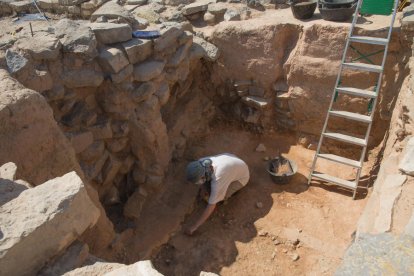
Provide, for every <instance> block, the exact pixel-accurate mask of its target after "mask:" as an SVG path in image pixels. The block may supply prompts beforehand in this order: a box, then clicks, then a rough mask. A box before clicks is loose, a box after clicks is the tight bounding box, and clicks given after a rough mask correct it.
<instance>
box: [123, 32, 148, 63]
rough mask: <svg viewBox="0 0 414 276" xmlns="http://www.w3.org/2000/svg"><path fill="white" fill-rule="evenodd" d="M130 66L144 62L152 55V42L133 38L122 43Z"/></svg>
mask: <svg viewBox="0 0 414 276" xmlns="http://www.w3.org/2000/svg"><path fill="white" fill-rule="evenodd" d="M122 46H123V47H124V49H125V52H126V53H127V56H128V59H129V61H130V62H131V63H132V64H135V63H138V62H141V61H144V60H146V59H147V58H148V57H150V56H151V54H152V40H143V39H138V38H134V39H131V40H130V41H127V42H125V43H122Z"/></svg>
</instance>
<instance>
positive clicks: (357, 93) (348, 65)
mask: <svg viewBox="0 0 414 276" xmlns="http://www.w3.org/2000/svg"><path fill="white" fill-rule="evenodd" d="M398 3H399V0H394V9H393V12H392V17H391V23H390V27H389V30H388V35H387V38H377V37H368V36H357V35H354V29H355V26H356V23H357V20H358V18H359V17H360V15H359V11H360V9H361V6H362V4H363V0H359V1H358V4H357V8H356V12H355V14H354V18H353V20H352V26H351V29H350V31H349V35H348V39H347V41H346V46H345V50H344V53H343V56H342V62H341V66H340V68H339V73H338V77H337V80H336V84H335V89H334V91H333V94H332V99H331V103H330V105H329V109H328V114H327V116H326V119H325V124H324V126H323V129H322V133H321V137H320V140H319V143H318V147H317V150H316V154H315V157H314V159H313V163H312V167H311V171H310V174H309V178H308V185H310V183H311V181H312V179H314V178H315V179H318V180H322V181H325V182H328V183H332V184H335V185H338V186H341V187H343V188H347V189H350V190H352V191H353V199H355V196H356V192H357V189H358V182H359V179H360V176H361V170H362V164H363V162H364V158H365V154H366V150H367V145H368V138H369V134H370V132H371V126H372V122H373V117H374V114H375V107H376V104H377V99H378V97H377V96H378V93H379V90H380V88H381V80H382V75H383V71H384V66H385V61H386V58H387V52H388V45H389V42H390V39H391V33H392V28H393V26H394V21H395V17H396V12H397V8H398ZM352 43H360V44H368V45H379V46H382V47H384V48H385V49H384V55H383V59H382V63H381V65H374V64H370V63H355V62H347V54H348V51H349V49H350V48H352V46H351V44H352ZM352 49H354V48H352ZM377 53H378V52H377ZM368 60H369V59H368ZM344 69H347V70H357V71H365V72H373V73H376V74H378V81H377V83H376V85H375V89H374V91H371V90H365V89H359V88H355V87H345V86H342V85H341V77H342V73H343V71H344ZM340 94H347V95H350V96H353V97H361V98H366V99H369V100H370V112H369V114H368V115H362V114H358V113H353V112H348V111H342V110H332V108H333V104H334V102H335V101H336V98H337V96H338V95H340ZM331 117H341V118H345V119H347V120H353V121H357V122H362V123H364V124H366V125H367V130H366V133H365V137H364V138H358V137H354V136H351V135H345V134H341V133H335V132H331V131H329V130H327V126H328V122H329V120H330V119H331ZM350 131H351V132H352V130H350ZM326 138H327V139H333V140H336V141H340V142H342V143H346V144H352V145H357V146H359V147H361V148H362V149H361V156H360V159H359V160H352V159H349V158H345V157H341V156H338V155H334V154H327V153H321V146H322V144H323V141H324V139H326ZM319 158H321V159H325V160H329V161H331V162H336V163H340V164H344V165H347V166H350V167H352V168H356V170H357V172H356V177H355V179H354V180H353V181H349V180H345V179H341V178H338V177H335V176H332V175H329V174H325V173H320V172H316V171H315V167H316V163H317V160H318V159H319ZM364 188H367V187H364Z"/></svg>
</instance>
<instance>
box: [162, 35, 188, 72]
mask: <svg viewBox="0 0 414 276" xmlns="http://www.w3.org/2000/svg"><path fill="white" fill-rule="evenodd" d="M191 44H192V43H191V41H188V42H187V43H186V44H184V45H181V46H180V48H178V49H177V51H176V52H175V54H174V55H173V56H172V57H171V59H170V60H169V61H168V63H167V67H177V66H178V65H180V63H181V62H182V61H183V60H184V59H185V58H186V57H187V56H189V49H190V47H191Z"/></svg>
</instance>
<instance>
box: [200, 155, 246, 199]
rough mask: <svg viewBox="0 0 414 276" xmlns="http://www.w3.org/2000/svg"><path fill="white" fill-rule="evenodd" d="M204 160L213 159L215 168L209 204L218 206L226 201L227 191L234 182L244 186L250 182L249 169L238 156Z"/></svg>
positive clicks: (218, 156)
mask: <svg viewBox="0 0 414 276" xmlns="http://www.w3.org/2000/svg"><path fill="white" fill-rule="evenodd" d="M203 159H211V161H212V162H213V168H214V172H213V175H212V177H211V194H210V197H209V199H208V203H209V204H216V203H218V202H220V201H222V200H224V198H225V196H226V192H227V189H228V188H229V186H230V184H231V183H232V182H234V181H239V182H240V183H241V184H242V185H243V186H245V185H246V184H247V182H249V177H250V174H249V168H248V167H247V165H246V163H244V161H243V160H241V159H239V158H237V156H235V155H233V154H230V153H223V154H220V155H216V156H211V157H206V158H203ZM203 159H202V160H203Z"/></svg>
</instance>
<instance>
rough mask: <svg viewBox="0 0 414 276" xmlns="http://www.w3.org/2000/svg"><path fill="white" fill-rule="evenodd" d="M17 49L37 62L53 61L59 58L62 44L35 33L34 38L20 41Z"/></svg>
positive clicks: (54, 39)
mask: <svg viewBox="0 0 414 276" xmlns="http://www.w3.org/2000/svg"><path fill="white" fill-rule="evenodd" d="M17 47H18V48H19V49H21V50H22V51H24V52H27V53H29V54H30V55H31V56H32V58H34V59H37V60H42V59H44V60H55V59H57V58H58V57H59V53H60V49H61V48H62V44H61V43H60V41H59V39H57V38H56V37H54V36H52V35H50V34H47V33H36V34H35V36H34V37H31V38H30V39H29V38H25V39H20V40H19V41H18V43H17Z"/></svg>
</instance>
